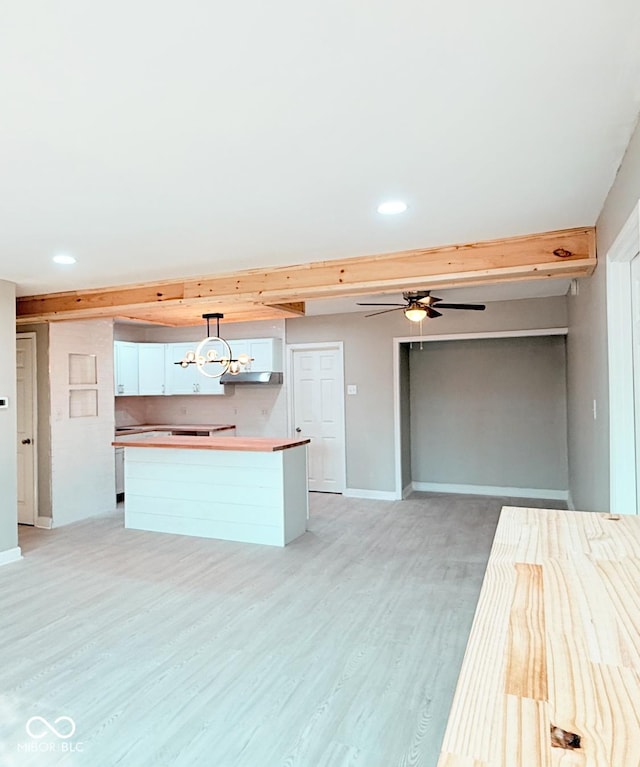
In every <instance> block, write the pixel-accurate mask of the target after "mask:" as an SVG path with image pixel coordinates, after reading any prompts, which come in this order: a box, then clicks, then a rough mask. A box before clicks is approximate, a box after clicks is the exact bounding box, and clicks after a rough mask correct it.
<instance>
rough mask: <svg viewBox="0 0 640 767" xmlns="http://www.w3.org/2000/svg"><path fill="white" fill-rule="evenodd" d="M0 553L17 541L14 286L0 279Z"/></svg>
mask: <svg viewBox="0 0 640 767" xmlns="http://www.w3.org/2000/svg"><path fill="white" fill-rule="evenodd" d="M0 355H1V357H2V364H1V365H0V396H2V397H8V399H9V407H8V408H3V409H1V410H0V553H1V552H3V551H8V550H10V549H14V548H15V547H16V546H17V545H18V480H17V472H18V467H17V453H18V446H17V441H16V434H17V416H16V288H15V285H14V284H13V283H12V282H7V281H5V280H0Z"/></svg>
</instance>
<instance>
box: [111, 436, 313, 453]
mask: <svg viewBox="0 0 640 767" xmlns="http://www.w3.org/2000/svg"><path fill="white" fill-rule="evenodd" d="M310 441H311V440H310V439H270V438H268V437H149V438H148V439H144V440H127V438H126V437H124V438H122V437H120V438H119V439H118V441H117V442H114V443H113V444H114V445H115V446H116V447H144V448H147V447H151V448H154V447H155V448H158V447H159V448H172V449H178V450H237V451H242V452H254V453H273V452H275V451H277V450H287V449H289V448H291V447H298V446H299V445H306V444H308V443H309V442H310Z"/></svg>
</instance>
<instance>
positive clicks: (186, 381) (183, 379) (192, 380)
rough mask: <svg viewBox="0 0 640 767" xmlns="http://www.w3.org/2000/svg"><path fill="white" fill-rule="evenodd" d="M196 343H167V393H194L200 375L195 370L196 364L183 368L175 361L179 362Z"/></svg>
mask: <svg viewBox="0 0 640 767" xmlns="http://www.w3.org/2000/svg"><path fill="white" fill-rule="evenodd" d="M197 345H198V344H197V342H195V341H190V342H187V343H179V344H167V349H166V355H165V375H166V377H165V392H166V393H167V394H195V393H196V384H197V382H198V378H201V377H202V376H200V373H198V371H197V370H196V366H195V365H189V367H188V368H183V367H181V366H180V365H176V364H175V363H176V362H180V360H181V359H183V358H184V356H185V354H186V353H187V352H189V351H193V350H194V349H195V348H196V346H197Z"/></svg>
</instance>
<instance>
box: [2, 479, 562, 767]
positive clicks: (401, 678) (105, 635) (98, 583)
mask: <svg viewBox="0 0 640 767" xmlns="http://www.w3.org/2000/svg"><path fill="white" fill-rule="evenodd" d="M502 505H523V506H542V507H544V506H548V507H551V506H553V505H554V504H553V503H552V502H549V501H537V502H536V501H522V500H518V499H513V498H500V499H496V498H480V497H462V496H445V495H441V496H438V495H432V494H426V493H420V494H418V493H416V494H415V495H414V496H412V498H411V499H410V500H408V501H403V502H398V503H389V502H382V501H354V500H345V499H343V498H342V497H341V496H332V495H322V494H315V493H314V494H312V498H311V520H310V530H309V532H308V533H307V534H306V535H305V536H304V537H303V538H301V539H299V540H298V541H296V542H295V543H293V544H291V545H289V546H287V547H286V548H285V549H278V548H271V547H267V546H257V545H249V544H238V543H229V542H223V541H214V540H204V539H197V538H187V537H181V536H171V535H165V534H159V533H147V532H141V531H134V530H125V529H124V528H123V526H122V514H121V512H115V513H113V514H110V515H108V516H103V517H98V518H93V519H91V520H88V521H85V522H80V523H77V524H75V525H70V526H67V527H63V528H60V529H57V530H55V529H54V530H51V531H44V530H35V529H32V528H21V530H20V545H21V546H22V550H23V553H24V556H25V559H24V560H23V561H21V562H18V563H15V564H11V565H7V566H6V567H3V568H0V622H1V623H0V627H1V630H0V661H1V666H0V682H1V684H0V727H1V728H2V732H1V733H0V736H1V737H0V741H1V742H0V764H1V765H2V767H14V766H16V767H30V766H31V765H38V766H40V765H46V766H47V767H50V766H52V765H78V766H80V767H85V765H86V767H116V766H119V765H122V766H123V767H124V766H125V765H126V767H163V766H164V765H166V766H167V767H169V766H170V767H200V766H201V765H202V767H356V766H357V767H411V766H413V765H420V766H421V767H425V766H431V765H435V764H436V762H437V759H438V753H439V750H440V746H441V741H442V736H443V733H444V728H445V724H446V721H447V716H448V712H449V707H450V705H451V699H452V697H453V691H454V688H455V684H456V680H457V676H458V672H459V669H460V665H461V662H462V656H463V653H464V648H465V645H466V642H467V637H468V633H469V628H470V626H471V621H472V618H473V613H474V609H475V605H476V601H477V598H478V593H479V591H480V585H481V582H482V576H483V573H484V569H485V565H486V561H487V557H488V554H489V550H490V546H491V542H492V539H493V534H494V531H495V526H496V522H497V518H498V514H499V510H500V507H501V506H502ZM556 505H557V504H556ZM33 716H41V717H44V718H45V719H46V720H47V721H49V722H51V723H53V722H54V721H55V719H57V718H58V717H61V716H68V717H71V718H72V719H73V720H74V722H75V724H76V728H77V729H76V732H75V734H74V735H73V737H72V738H70V739H68V740H64V741H62V740H60V739H58V738H56V737H55V736H54V735H53V734H51V733H49V732H48V731H46V734H45V735H44V737H43V738H42V739H40V740H37V739H32V738H30V737H29V736H28V735H27V734H26V733H25V723H26V721H27V720H28V719H29V718H30V717H33ZM63 725H66V726H67V730H66V731H65V732H68V731H69V730H68V723H65V722H64V721H62V722H61V723H59V726H60V729H61V730H64V726H63ZM38 727H39V731H38V733H39V732H40V731H43V732H45V729H44V726H43V725H42V724H41V723H40V722H38V721H37V722H36V724H35V725H34V726H33V728H32V729H33V730H37V729H38ZM34 743H37V744H39V748H48V747H51V748H56V749H57V750H56V751H52V752H49V753H44V752H42V753H28V752H27V753H25V748H26V747H28V746H31V747H33V744H34ZM25 744H26V745H25ZM65 745H66V747H68V748H73V747H76V748H78V749H79V748H82V751H75V752H71V753H64V752H62V751H61V750H60V749H61V748H62V747H63V746H65Z"/></svg>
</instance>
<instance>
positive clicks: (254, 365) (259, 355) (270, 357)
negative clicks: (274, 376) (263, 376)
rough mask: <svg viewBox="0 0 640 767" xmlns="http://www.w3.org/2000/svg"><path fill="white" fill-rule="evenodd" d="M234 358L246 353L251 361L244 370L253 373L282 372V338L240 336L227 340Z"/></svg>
mask: <svg viewBox="0 0 640 767" xmlns="http://www.w3.org/2000/svg"><path fill="white" fill-rule="evenodd" d="M229 344H230V345H231V351H232V353H233V357H234V359H238V356H239V355H240V354H248V355H249V357H251V362H250V363H249V364H248V365H247V367H246V368H245V370H247V371H251V372H253V373H263V372H265V371H267V372H276V373H281V372H282V340H281V339H280V338H241V339H238V340H235V341H229Z"/></svg>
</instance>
